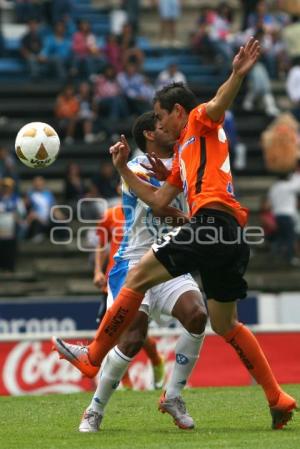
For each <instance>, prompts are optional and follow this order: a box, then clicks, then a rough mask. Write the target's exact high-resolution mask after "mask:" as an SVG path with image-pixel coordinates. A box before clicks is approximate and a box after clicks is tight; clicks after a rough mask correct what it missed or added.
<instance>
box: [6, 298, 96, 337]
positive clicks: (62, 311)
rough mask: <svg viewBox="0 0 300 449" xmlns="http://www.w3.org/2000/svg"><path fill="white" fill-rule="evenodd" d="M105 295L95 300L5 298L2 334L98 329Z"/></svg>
mask: <svg viewBox="0 0 300 449" xmlns="http://www.w3.org/2000/svg"><path fill="white" fill-rule="evenodd" d="M103 300H104V297H103V295H99V296H94V297H76V296H74V297H61V298H59V297H55V298H49V297H48V298H47V297H41V298H38V297H36V298H1V300H0V334H3V333H25V332H53V333H54V332H58V331H60V332H68V331H73V330H95V329H96V328H97V324H96V317H97V313H98V310H99V306H100V303H101V301H103Z"/></svg>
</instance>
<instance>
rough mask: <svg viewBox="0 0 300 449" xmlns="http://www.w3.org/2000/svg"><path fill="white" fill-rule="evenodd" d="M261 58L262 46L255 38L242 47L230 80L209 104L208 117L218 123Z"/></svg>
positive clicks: (234, 61) (235, 60)
mask: <svg viewBox="0 0 300 449" xmlns="http://www.w3.org/2000/svg"><path fill="white" fill-rule="evenodd" d="M259 56H260V45H259V42H258V41H257V40H255V39H254V38H253V37H252V38H251V39H249V41H248V42H247V43H246V45H245V47H241V48H240V50H239V52H238V54H237V55H236V56H235V58H234V60H233V63H232V73H231V75H230V77H229V78H228V80H227V81H226V82H225V83H224V84H223V85H222V86H221V87H220V88H219V90H218V91H217V93H216V96H215V97H214V98H213V99H212V100H211V101H209V102H208V103H207V105H206V113H207V115H208V116H209V117H210V118H211V119H212V120H214V121H215V122H218V121H219V120H220V119H221V118H222V116H223V115H224V113H225V111H226V109H229V108H230V106H231V104H232V102H233V101H234V99H235V97H236V95H237V94H238V92H239V90H240V87H241V85H242V82H243V80H244V78H245V76H246V75H247V73H248V72H249V71H250V70H251V69H252V67H253V66H254V64H255V63H256V61H257V59H258V58H259Z"/></svg>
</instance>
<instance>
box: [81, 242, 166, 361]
mask: <svg viewBox="0 0 300 449" xmlns="http://www.w3.org/2000/svg"><path fill="white" fill-rule="evenodd" d="M171 278H172V276H171V275H170V273H169V272H168V271H167V270H166V268H165V267H164V266H163V265H162V264H161V263H160V262H159V261H158V260H157V259H156V257H155V256H154V254H153V252H152V250H149V251H148V252H147V253H146V254H145V255H144V256H143V257H142V259H141V261H140V263H139V264H138V265H136V266H135V267H134V268H133V269H131V270H130V272H129V273H128V276H127V278H126V281H125V285H124V287H123V288H122V289H121V291H120V293H119V294H118V296H117V298H116V299H115V301H114V303H113V305H112V307H110V309H109V310H108V311H107V312H106V314H105V316H104V318H103V320H102V322H101V325H100V326H99V328H98V330H97V331H96V335H95V338H94V340H93V342H92V343H91V344H90V345H89V347H88V355H89V359H90V362H91V363H92V365H94V366H100V364H101V362H102V360H103V358H104V357H105V355H106V354H107V352H108V351H109V350H110V349H111V348H112V347H113V346H114V345H115V343H116V341H117V340H118V338H119V337H120V335H121V334H122V332H123V331H124V330H125V329H126V327H127V326H128V325H129V323H130V322H131V321H132V319H133V317H134V316H135V314H136V313H137V311H138V309H139V306H140V304H141V302H142V301H143V298H144V294H145V292H146V291H147V290H148V289H149V288H151V287H152V286H153V285H157V284H160V283H161V282H164V281H167V280H169V279H171Z"/></svg>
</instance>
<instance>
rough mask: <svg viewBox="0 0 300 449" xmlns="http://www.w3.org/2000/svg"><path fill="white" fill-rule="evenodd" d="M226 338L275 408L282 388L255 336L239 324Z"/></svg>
mask: <svg viewBox="0 0 300 449" xmlns="http://www.w3.org/2000/svg"><path fill="white" fill-rule="evenodd" d="M224 338H225V340H226V341H227V343H230V344H231V346H232V347H233V348H234V349H235V351H236V352H237V354H238V356H239V357H240V359H241V361H242V362H243V364H244V365H245V366H246V368H247V369H248V371H249V373H250V374H251V376H252V377H254V379H255V380H256V382H257V383H258V384H260V385H261V386H262V388H263V389H264V392H265V395H266V397H267V399H268V402H269V405H270V406H271V407H272V406H274V405H275V404H276V403H277V401H278V398H279V394H280V391H281V388H280V386H279V384H278V382H277V381H276V379H275V377H274V374H273V373H272V370H271V367H270V365H269V363H268V361H267V359H266V357H265V355H264V353H263V351H262V349H261V347H260V346H259V343H258V341H257V340H256V338H255V336H254V335H253V334H252V332H251V331H250V330H249V329H248V328H247V327H245V326H244V325H243V324H242V323H238V324H237V325H236V326H235V327H234V328H233V329H232V330H231V331H230V332H229V333H228V334H227V335H225V336H224Z"/></svg>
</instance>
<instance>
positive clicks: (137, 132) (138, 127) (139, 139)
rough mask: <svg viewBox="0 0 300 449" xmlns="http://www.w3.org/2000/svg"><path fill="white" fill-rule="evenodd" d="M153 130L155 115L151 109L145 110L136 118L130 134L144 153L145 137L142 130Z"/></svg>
mask: <svg viewBox="0 0 300 449" xmlns="http://www.w3.org/2000/svg"><path fill="white" fill-rule="evenodd" d="M154 130H155V115H154V112H153V111H149V112H145V113H144V114H142V115H140V117H138V118H137V119H136V121H135V122H134V124H133V127H132V131H131V132H132V136H133V138H134V140H135V143H136V144H137V146H138V147H139V149H140V150H142V151H143V152H144V153H145V152H146V137H145V136H144V131H154Z"/></svg>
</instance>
